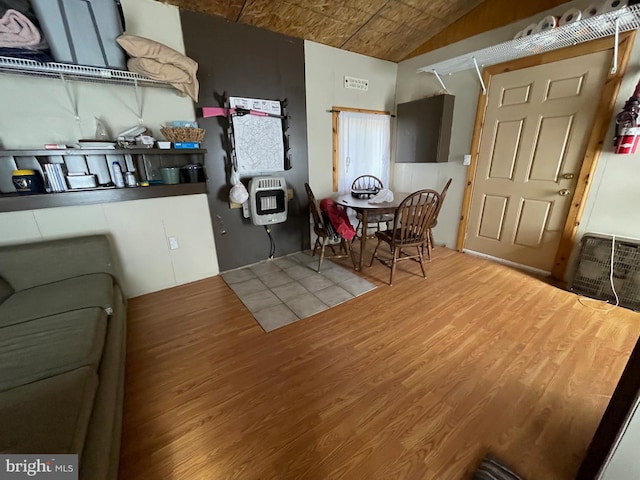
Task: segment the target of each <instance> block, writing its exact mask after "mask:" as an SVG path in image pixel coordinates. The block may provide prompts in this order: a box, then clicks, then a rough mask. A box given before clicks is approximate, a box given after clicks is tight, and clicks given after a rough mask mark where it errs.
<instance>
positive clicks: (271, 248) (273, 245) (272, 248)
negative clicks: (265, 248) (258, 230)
mask: <svg viewBox="0 0 640 480" xmlns="http://www.w3.org/2000/svg"><path fill="white" fill-rule="evenodd" d="M264 230H265V232H267V235H269V260H273V256H274V255H275V254H276V242H274V240H273V237H272V236H271V229H270V228H269V227H268V226H267V225H265V226H264Z"/></svg>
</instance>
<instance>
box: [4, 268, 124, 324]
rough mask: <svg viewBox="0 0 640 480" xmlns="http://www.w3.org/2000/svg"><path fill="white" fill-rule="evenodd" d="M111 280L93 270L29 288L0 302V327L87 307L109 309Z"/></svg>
mask: <svg viewBox="0 0 640 480" xmlns="http://www.w3.org/2000/svg"><path fill="white" fill-rule="evenodd" d="M112 302H113V279H112V278H111V276H110V275H108V274H106V273H93V274H90V275H82V276H80V277H74V278H69V279H67V280H61V281H59V282H54V283H48V284H46V285H40V286H38V287H33V288H28V289H26V290H21V291H19V292H16V293H14V294H13V295H11V296H10V297H9V298H8V299H7V300H6V301H5V302H4V303H2V304H0V327H3V326H7V325H13V324H16V323H20V322H25V321H29V320H33V319H35V318H41V317H46V316H49V315H55V314H58V313H64V312H69V311H71V310H78V309H80V308H87V307H100V308H103V309H111V304H112Z"/></svg>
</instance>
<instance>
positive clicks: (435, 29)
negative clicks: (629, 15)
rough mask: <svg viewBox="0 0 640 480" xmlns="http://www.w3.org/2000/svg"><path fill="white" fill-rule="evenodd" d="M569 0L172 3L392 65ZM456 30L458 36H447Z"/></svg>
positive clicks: (190, 0) (202, 0) (188, 0)
mask: <svg viewBox="0 0 640 480" xmlns="http://www.w3.org/2000/svg"><path fill="white" fill-rule="evenodd" d="M165 1H166V0H165ZM566 1H567V0H541V1H537V2H518V1H517V0H168V2H169V3H172V4H173V5H177V6H179V7H181V8H184V9H185V10H191V11H195V12H201V13H206V14H210V15H216V16H219V17H224V18H226V19H227V20H229V21H232V22H237V23H244V24H248V25H253V26H256V27H260V28H265V29H267V30H271V31H273V32H278V33H283V34H285V35H289V36H292V37H296V38H303V39H306V40H311V41H314V42H318V43H322V44H324V45H330V46H332V47H337V48H341V49H343V50H348V51H351V52H356V53H361V54H364V55H368V56H371V57H376V58H381V59H384V60H390V61H392V62H399V61H401V60H403V59H405V58H407V57H409V56H413V55H414V54H419V53H425V52H426V51H429V50H432V49H433V48H439V47H440V46H443V45H441V43H442V41H440V42H436V44H434V46H433V47H432V46H431V45H430V43H429V40H430V39H432V38H433V37H436V35H438V34H440V35H438V38H440V37H443V34H444V37H443V38H445V39H449V38H452V39H455V40H453V41H457V40H461V39H462V38H466V37H469V36H471V35H475V34H477V33H481V32H482V31H486V30H489V29H491V28H496V26H501V25H506V24H508V23H510V22H513V21H515V20H518V19H520V18H525V17H526V16H529V15H533V14H535V13H537V12H540V11H543V10H545V9H548V8H551V7H553V6H555V5H558V4H561V3H565V2H566ZM531 4H533V5H531ZM477 14H481V16H482V18H486V19H488V22H486V25H485V24H484V23H485V22H477V21H474V18H475V19H479V17H477V16H476V15H477ZM456 24H459V26H456ZM450 25H451V27H450V28H447V27H449V26H450ZM469 26H471V27H472V28H470V27H469ZM460 27H463V28H464V30H460ZM452 28H453V29H454V30H455V32H453V34H451V33H449V34H447V32H450V31H451V29H452ZM465 30H467V31H468V33H467V31H465ZM450 43H451V42H450ZM435 45H437V46H435Z"/></svg>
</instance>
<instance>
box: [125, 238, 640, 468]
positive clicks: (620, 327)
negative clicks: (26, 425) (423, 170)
mask: <svg viewBox="0 0 640 480" xmlns="http://www.w3.org/2000/svg"><path fill="white" fill-rule="evenodd" d="M418 274H419V266H418V265H417V264H414V263H413V262H403V263H401V264H400V265H399V266H398V271H397V273H396V277H397V279H394V286H393V287H389V286H388V285H386V284H385V282H386V281H388V275H389V270H388V269H387V268H385V267H384V266H383V265H381V264H378V265H374V267H372V268H370V269H366V270H365V271H364V274H363V276H364V277H365V278H367V280H369V281H372V282H374V283H376V284H377V285H379V287H378V288H377V289H376V290H374V291H373V292H370V293H368V294H366V295H364V296H362V297H358V298H356V299H354V300H352V301H350V302H348V303H345V304H342V305H339V306H338V307H335V308H332V309H330V310H328V311H325V312H322V313H320V314H318V315H315V316H313V317H310V318H308V319H305V320H302V321H299V322H297V323H294V324H292V325H289V326H286V327H284V328H282V329H279V330H276V331H274V332H271V333H268V334H266V333H264V332H263V331H262V329H261V328H260V327H259V326H258V324H257V323H256V322H255V321H254V319H253V317H252V316H251V314H250V313H249V311H248V310H247V309H246V308H245V307H244V306H243V305H242V303H241V302H240V300H238V299H237V297H235V295H234V294H233V293H232V291H231V290H230V289H229V288H228V287H227V286H226V284H225V283H224V281H223V280H222V279H221V278H220V277H215V278H211V279H207V280H203V281H200V282H196V283H192V284H189V285H185V286H180V287H176V288H172V289H170V290H165V291H162V292H157V293H154V294H150V295H146V296H143V297H138V298H135V299H132V300H131V301H130V304H129V330H128V357H127V374H126V375H127V376H126V394H125V405H124V422H123V423H124V425H123V439H122V451H121V464H120V465H121V466H120V478H121V479H124V480H138V479H140V480H142V479H166V480H183V479H184V480H198V479H203V480H204V479H225V480H226V479H287V480H288V479H310V480H321V479H322V480H324V479H429V480H432V479H438V480H440V479H442V480H456V479H468V478H470V476H471V473H472V472H473V471H474V470H475V468H476V467H477V465H478V463H479V462H480V460H481V458H482V457H483V456H484V454H485V453H486V452H488V451H491V452H493V453H495V454H497V455H498V456H500V457H501V458H502V459H503V460H504V461H505V462H507V463H508V464H510V465H511V466H512V467H513V468H514V469H515V470H516V471H517V472H519V473H520V474H521V475H523V476H524V477H525V478H527V479H528V480H556V479H557V480H565V479H566V480H569V479H571V478H573V476H574V474H575V472H576V471H577V468H578V466H579V464H580V461H581V459H582V456H583V455H584V452H585V450H586V448H587V446H588V444H589V441H590V440H591V436H592V435H593V432H594V431H595V429H596V427H597V425H598V422H599V420H600V417H601V416H602V413H603V412H604V409H605V408H606V405H607V402H608V400H609V397H610V395H611V393H612V392H613V389H614V387H615V385H616V383H617V381H618V379H619V376H620V374H621V372H622V370H623V368H624V365H625V363H626V361H627V358H628V356H629V354H630V352H631V350H632V348H633V345H634V343H635V341H636V339H637V337H638V335H639V333H640V314H637V313H634V312H631V311H629V310H625V309H621V308H617V309H615V310H613V311H611V312H608V313H605V312H602V311H598V310H594V309H590V308H587V307H585V306H584V305H582V304H581V303H579V302H578V300H577V297H576V296H575V295H573V294H571V293H569V292H566V291H563V290H560V289H558V288H556V287H554V286H551V285H549V284H547V283H545V282H543V281H541V280H539V279H537V278H534V277H532V276H529V275H527V274H525V273H522V272H518V271H516V270H513V269H511V268H509V267H506V266H502V265H498V264H495V263H491V262H489V261H487V260H484V259H480V258H476V257H473V256H470V255H465V254H461V253H457V252H453V251H450V250H447V249H443V248H437V249H436V250H435V252H434V259H433V261H432V262H431V263H430V264H429V265H428V276H429V278H428V279H427V280H425V279H423V278H422V277H421V276H419V275H418Z"/></svg>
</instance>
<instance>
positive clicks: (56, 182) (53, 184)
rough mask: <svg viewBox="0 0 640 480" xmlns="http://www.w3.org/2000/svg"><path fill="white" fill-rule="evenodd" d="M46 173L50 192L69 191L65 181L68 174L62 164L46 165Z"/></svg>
mask: <svg viewBox="0 0 640 480" xmlns="http://www.w3.org/2000/svg"><path fill="white" fill-rule="evenodd" d="M44 172H45V177H46V180H47V187H48V189H49V191H50V192H53V193H59V192H66V191H67V190H68V187H67V182H66V180H65V176H66V172H65V168H64V165H63V164H61V163H45V164H44Z"/></svg>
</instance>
